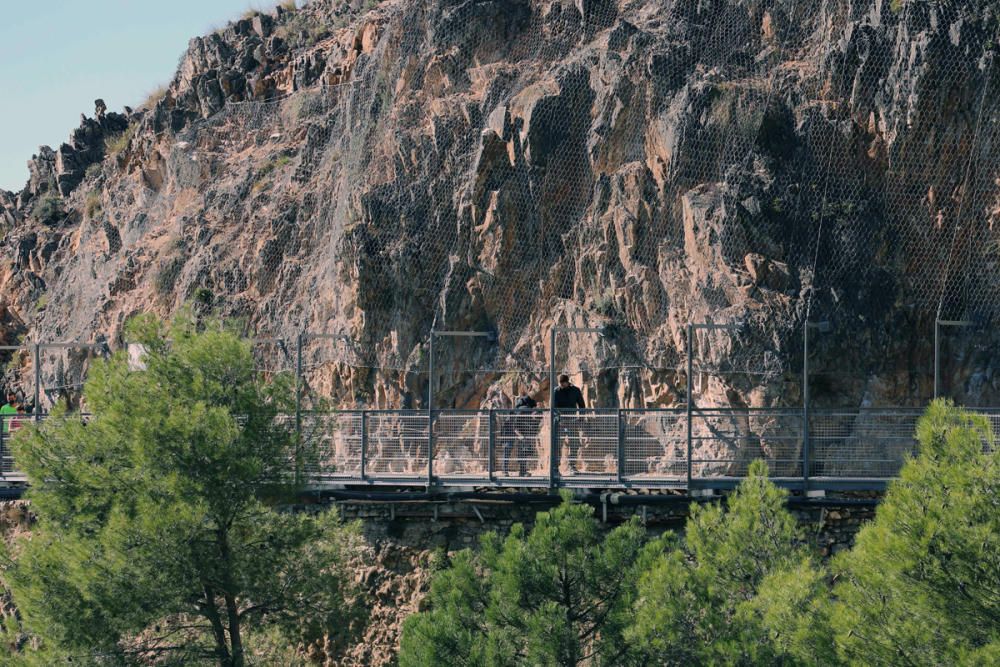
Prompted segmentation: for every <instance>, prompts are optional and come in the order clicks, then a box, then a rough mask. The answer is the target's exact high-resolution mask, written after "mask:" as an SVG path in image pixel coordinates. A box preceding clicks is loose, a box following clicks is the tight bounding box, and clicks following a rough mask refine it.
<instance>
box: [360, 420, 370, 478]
mask: <svg viewBox="0 0 1000 667" xmlns="http://www.w3.org/2000/svg"><path fill="white" fill-rule="evenodd" d="M367 465H368V411H367V410H362V411H361V481H362V482H364V481H365V480H366V478H367V474H366V472H365V468H366V467H367Z"/></svg>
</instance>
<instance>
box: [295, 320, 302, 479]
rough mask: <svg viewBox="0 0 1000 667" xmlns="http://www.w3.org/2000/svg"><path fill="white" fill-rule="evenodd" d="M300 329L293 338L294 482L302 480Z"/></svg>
mask: <svg viewBox="0 0 1000 667" xmlns="http://www.w3.org/2000/svg"><path fill="white" fill-rule="evenodd" d="M303 337H304V334H303V333H302V332H301V331H300V332H299V334H298V336H297V337H296V338H295V484H296V485H298V484H301V482H302V343H303Z"/></svg>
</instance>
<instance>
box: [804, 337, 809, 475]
mask: <svg viewBox="0 0 1000 667" xmlns="http://www.w3.org/2000/svg"><path fill="white" fill-rule="evenodd" d="M809 444H810V443H809V322H806V325H805V326H804V327H803V328H802V489H803V491H808V490H809Z"/></svg>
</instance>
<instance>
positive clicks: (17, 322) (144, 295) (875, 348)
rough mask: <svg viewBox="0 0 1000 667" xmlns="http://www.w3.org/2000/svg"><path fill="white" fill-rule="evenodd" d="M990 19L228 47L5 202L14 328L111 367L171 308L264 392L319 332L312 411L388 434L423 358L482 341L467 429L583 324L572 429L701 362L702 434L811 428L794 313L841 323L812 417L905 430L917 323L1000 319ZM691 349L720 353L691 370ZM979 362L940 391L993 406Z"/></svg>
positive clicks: (187, 60) (459, 401) (694, 14)
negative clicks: (104, 352)
mask: <svg viewBox="0 0 1000 667" xmlns="http://www.w3.org/2000/svg"><path fill="white" fill-rule="evenodd" d="M356 4H357V3H355V5H356ZM996 12H997V9H996V7H995V3H992V2H987V1H986V0H977V1H975V2H948V1H943V2H935V3H917V2H906V3H903V4H902V7H901V8H897V7H896V4H895V3H889V2H886V1H884V0H862V1H860V2H851V3H840V2H822V3H818V4H817V3H806V2H797V1H796V0H759V1H758V0H753V1H750V2H736V1H735V0H709V1H698V2H695V1H693V0H637V1H633V2H614V1H613V0H596V1H591V0H573V1H569V0H503V1H500V0H465V1H462V2H458V1H456V0H431V1H430V2H426V3H411V2H405V1H403V0H389V1H386V2H381V3H379V4H377V6H375V7H374V8H373V9H371V10H368V11H362V10H359V9H357V8H355V6H354V5H352V4H350V3H340V2H314V3H312V4H310V5H308V6H307V7H305V8H302V9H299V10H296V11H291V12H290V11H286V10H281V9H279V10H275V12H273V13H271V14H258V15H256V16H253V17H250V18H246V19H243V20H239V21H236V22H235V23H232V24H230V25H229V26H228V27H226V28H224V29H222V30H220V31H218V32H216V33H214V34H212V35H208V36H206V37H199V38H195V39H193V40H191V43H190V45H189V47H188V50H187V52H186V54H185V55H184V57H183V59H182V61H181V63H180V66H179V69H178V71H177V74H176V76H175V78H174V80H173V81H172V82H171V83H170V85H169V86H168V87H167V89H166V90H165V92H164V94H163V95H162V97H161V98H159V99H154V100H151V101H150V102H149V103H148V104H147V105H146V106H145V108H142V109H139V110H137V111H134V112H129V113H126V114H124V115H119V114H114V113H110V112H107V111H106V110H105V109H104V105H103V103H99V104H98V105H97V106H98V109H97V114H96V117H95V118H92V119H84V121H83V123H82V124H81V127H80V128H79V129H78V130H76V131H75V132H74V133H73V136H72V139H71V140H70V142H69V143H67V144H64V145H63V146H61V147H60V148H59V149H58V150H55V151H53V150H51V149H48V148H43V149H42V150H41V151H40V152H39V154H38V155H37V156H35V157H34V158H33V159H32V161H31V163H30V167H31V180H30V182H29V183H28V185H27V187H26V188H25V189H24V190H23V191H22V192H21V193H18V194H16V195H14V194H10V193H0V223H2V224H3V228H4V231H5V234H6V235H5V237H4V240H3V241H2V244H3V245H2V247H3V248H4V259H3V263H0V290H2V293H3V294H4V295H5V297H6V310H7V312H8V313H9V317H7V318H6V319H4V320H3V326H5V327H9V328H8V330H7V337H8V338H9V339H11V338H13V339H16V338H18V337H22V336H24V335H30V336H31V337H32V338H33V339H34V338H36V337H37V338H39V339H42V340H94V339H107V340H109V341H112V342H115V341H119V340H120V338H121V330H122V326H123V323H124V322H125V320H126V319H127V318H128V317H129V316H131V315H133V314H135V313H136V312H140V311H143V310H150V309H152V310H155V311H158V312H161V313H163V314H167V313H170V312H172V311H174V310H176V309H177V308H179V307H180V306H181V305H182V304H184V303H185V302H188V301H193V302H194V303H195V307H196V308H199V309H207V308H209V307H211V308H215V309H218V310H219V311H220V312H222V313H223V314H224V315H227V316H233V317H237V318H240V320H241V321H244V322H246V324H247V328H248V332H250V333H252V334H254V335H256V336H259V337H268V338H273V337H283V338H285V339H286V341H288V342H287V343H286V344H285V345H284V347H282V346H281V345H271V346H268V345H262V347H261V354H262V358H263V359H262V365H263V366H264V367H266V368H268V369H277V368H286V369H290V368H291V367H292V366H293V359H292V356H291V355H290V354H289V346H290V345H292V341H294V339H295V336H296V335H297V333H298V332H300V331H310V332H314V333H316V332H323V333H326V334H331V337H328V338H322V339H318V338H313V339H309V340H308V341H307V345H306V348H305V351H304V361H305V367H306V369H307V384H308V388H309V389H310V396H313V395H320V394H322V395H326V396H329V397H332V398H333V400H334V401H335V402H336V403H339V404H342V405H345V406H352V405H356V404H363V405H368V406H377V407H398V406H405V407H421V406H423V405H425V403H426V397H427V373H426V370H427V356H428V355H427V352H428V345H427V344H428V338H429V332H430V330H431V329H432V328H436V329H439V330H443V329H449V330H480V331H481V330H486V329H492V330H495V331H496V332H497V333H498V342H497V343H496V344H495V345H494V344H490V343H487V342H486V341H485V340H483V339H476V340H474V341H471V342H470V341H469V340H460V339H447V340H445V339H441V340H440V341H439V349H438V350H437V359H436V361H437V372H436V373H435V377H434V381H435V386H436V387H437V389H436V396H437V398H436V401H435V402H436V405H437V406H440V407H443V406H446V405H456V406H461V407H469V406H478V405H481V404H490V405H502V404H503V403H504V401H505V400H506V399H505V398H504V396H505V395H506V396H509V395H510V394H511V390H512V387H513V385H514V384H516V383H519V382H528V383H530V384H532V386H533V387H534V388H535V389H536V390H540V391H542V392H544V390H545V388H546V387H547V375H546V371H547V368H548V365H549V361H550V360H549V353H548V350H547V347H548V337H549V332H550V330H551V329H552V327H554V326H557V327H604V328H605V331H606V335H605V336H603V337H598V336H593V335H564V334H562V335H560V336H559V338H558V340H557V347H558V349H557V354H556V359H555V364H556V365H557V366H559V367H560V368H566V369H569V370H571V371H576V372H578V373H580V375H578V376H577V381H578V383H582V384H583V385H584V389H585V393H586V395H587V399H588V401H589V403H591V404H594V405H601V406H623V407H637V406H669V405H676V404H678V403H680V402H683V400H684V391H685V389H684V388H685V384H686V382H685V378H684V369H683V367H684V362H685V359H686V358H687V356H688V354H689V353H690V354H693V355H695V358H696V359H697V365H698V368H699V382H697V387H698V395H697V397H696V398H697V400H698V402H699V404H700V405H704V406H751V407H762V406H776V405H796V404H798V401H799V400H800V396H801V389H800V386H801V377H800V374H799V369H800V368H801V364H802V357H801V353H800V350H801V347H802V337H801V332H802V330H803V323H804V320H805V318H806V317H810V318H811V319H812V320H829V321H830V322H831V324H832V331H831V332H830V333H828V334H824V335H817V337H816V339H815V340H813V341H812V348H813V350H814V354H815V358H814V359H813V361H812V365H813V368H814V370H815V373H816V375H815V379H814V382H813V387H812V395H813V396H814V397H815V400H816V402H817V403H819V404H823V403H826V404H835V405H841V406H844V405H862V404H864V405H888V404H907V405H911V404H918V403H920V402H922V401H923V400H926V398H928V396H929V394H930V392H931V377H932V370H931V368H932V367H931V352H932V346H931V343H930V341H931V340H932V335H933V323H934V318H935V316H937V315H940V316H941V317H942V318H945V319H980V320H984V321H990V319H991V318H992V317H993V316H994V314H995V312H994V311H995V309H996V306H997V305H998V304H1000V294H998V292H997V291H998V289H1000V281H998V280H997V277H998V275H997V274H998V272H1000V268H998V264H997V262H996V258H995V248H996V247H997V242H998V241H1000V239H998V238H997V234H998V232H996V231H995V229H997V226H996V225H995V224H994V222H995V219H996V217H997V215H1000V197H998V194H1000V193H998V189H997V185H996V179H997V177H998V175H1000V174H998V160H1000V153H998V151H997V148H996V146H997V145H1000V144H998V140H1000V136H998V132H1000V130H998V127H1000V123H998V122H997V121H998V120H1000V97H998V96H997V95H995V94H994V93H995V91H996V90H997V88H996V86H997V84H998V83H1000V82H998V81H997V79H998V77H1000V74H998V72H1000V69H998V68H997V67H996V66H994V61H995V59H996V58H995V56H996V54H995V51H994V46H993V45H994V44H995V43H996V42H997V39H996V38H997V35H996V30H997V29H996V26H997V13H996ZM108 137H117V138H118V141H115V142H109V143H108V146H109V147H111V150H110V154H109V151H108V150H106V147H105V139H107V138H108ZM707 321H712V322H716V323H731V324H734V327H733V328H731V329H728V330H712V331H699V332H698V334H697V337H696V341H695V343H696V344H695V348H694V349H693V350H690V351H689V350H688V349H687V341H686V325H687V323H688V322H707ZM951 333H952V334H954V332H951ZM996 342H997V338H996V336H994V335H993V334H992V333H991V332H987V331H979V332H975V333H969V332H966V333H964V334H955V335H952V337H951V338H949V343H948V345H947V346H946V358H945V363H944V370H945V383H944V385H945V387H946V390H947V392H948V393H950V394H953V395H954V396H956V398H958V399H959V400H965V401H968V402H970V403H975V402H979V403H993V404H996V403H997V400H998V399H1000V376H998V374H997V370H998V369H997V368H996V364H997V361H996V360H997V359H998V358H1000V357H997V356H996V355H993V354H991V352H992V350H993V349H995V345H996ZM80 363H82V362H81V361H80V360H79V359H78V360H76V361H72V360H66V361H65V362H64V363H62V365H61V366H60V367H59V368H61V370H59V371H58V372H57V371H56V370H55V366H52V367H50V366H46V367H45V368H44V370H43V375H44V376H45V377H43V381H44V382H46V383H56V384H58V383H60V382H62V383H63V384H65V382H64V381H61V380H59V378H57V377H56V375H57V374H58V373H63V374H67V373H71V371H72V370H73V368H78V367H79V365H80ZM15 371H16V369H15ZM22 371H23V372H24V373H25V375H26V377H27V375H28V374H29V373H28V371H27V369H25V368H24V367H23V366H22ZM584 371H586V372H585V373H584ZM9 372H11V373H13V372H14V371H9ZM8 379H11V380H12V379H13V374H12V375H11V377H10V378H8ZM702 379H703V381H702Z"/></svg>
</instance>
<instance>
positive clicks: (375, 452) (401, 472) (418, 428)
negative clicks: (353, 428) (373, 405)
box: [365, 410, 429, 480]
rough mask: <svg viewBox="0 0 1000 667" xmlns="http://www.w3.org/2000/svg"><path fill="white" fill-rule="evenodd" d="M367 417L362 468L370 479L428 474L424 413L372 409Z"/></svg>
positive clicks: (402, 477)
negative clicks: (365, 456) (364, 454)
mask: <svg viewBox="0 0 1000 667" xmlns="http://www.w3.org/2000/svg"><path fill="white" fill-rule="evenodd" d="M367 421H368V424H367V427H368V451H367V461H366V469H365V472H366V474H367V475H368V476H369V477H370V478H371V479H373V480H385V479H426V478H427V451H428V447H427V446H428V440H429V438H428V432H429V429H428V416H427V413H414V412H407V411H391V410H390V411H377V412H376V411H372V412H369V413H368V415H367Z"/></svg>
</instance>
